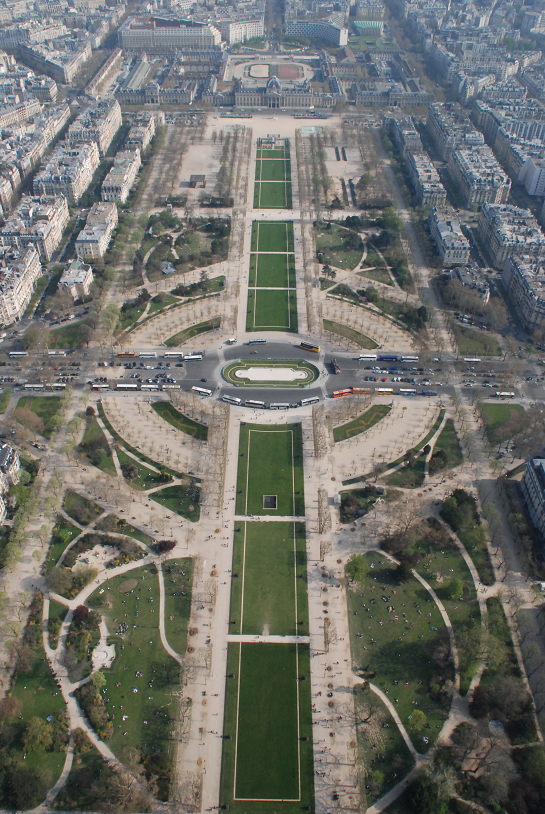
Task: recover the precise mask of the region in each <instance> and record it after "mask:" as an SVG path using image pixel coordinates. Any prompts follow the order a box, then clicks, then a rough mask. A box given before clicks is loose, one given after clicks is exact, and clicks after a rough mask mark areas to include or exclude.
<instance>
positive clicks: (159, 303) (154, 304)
mask: <svg viewBox="0 0 545 814" xmlns="http://www.w3.org/2000/svg"><path fill="white" fill-rule="evenodd" d="M163 293H164V292H162V293H161V300H157V297H154V298H153V299H152V300H151V301H150V304H149V308H148V313H147V314H146V316H150V315H151V314H154V313H155V312H156V311H162V310H163V308H167V307H168V306H169V305H173V303H175V302H180V300H179V299H178V297H173V296H172V295H171V294H164V297H165V299H163V298H162V297H163ZM157 296H159V295H157Z"/></svg>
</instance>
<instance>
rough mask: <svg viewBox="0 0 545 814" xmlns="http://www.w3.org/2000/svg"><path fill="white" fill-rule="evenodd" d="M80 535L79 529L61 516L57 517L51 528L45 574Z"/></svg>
mask: <svg viewBox="0 0 545 814" xmlns="http://www.w3.org/2000/svg"><path fill="white" fill-rule="evenodd" d="M81 533H82V532H81V529H79V528H78V527H77V526H74V525H73V524H72V523H70V521H69V520H67V519H66V518H65V517H63V516H62V514H59V515H57V522H56V523H55V526H54V528H53V535H52V537H51V546H50V548H49V552H48V556H47V560H46V572H48V571H50V570H51V569H52V568H53V566H55V565H56V564H57V563H58V561H59V557H60V556H61V554H63V553H64V551H65V550H66V548H68V546H69V545H70V543H72V542H73V541H74V540H75V539H76V537H77V536H78V534H81Z"/></svg>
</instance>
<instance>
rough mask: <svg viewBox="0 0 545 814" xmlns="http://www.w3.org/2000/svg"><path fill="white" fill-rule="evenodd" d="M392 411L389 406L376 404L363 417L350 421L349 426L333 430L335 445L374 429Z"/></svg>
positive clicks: (344, 425) (343, 425)
mask: <svg viewBox="0 0 545 814" xmlns="http://www.w3.org/2000/svg"><path fill="white" fill-rule="evenodd" d="M391 409H392V408H391V407H389V406H388V405H387V404H374V405H373V406H372V407H370V408H369V410H366V411H365V413H362V415H360V416H358V417H357V418H355V419H354V420H353V421H349V422H348V424H342V426H340V427H335V429H334V430H333V438H334V439H335V443H337V442H338V441H344V440H345V439H346V438H353V437H354V435H359V434H360V433H361V432H365V431H366V430H369V429H371V427H374V425H375V424H378V422H379V421H381V420H382V419H383V418H384V417H385V416H387V415H388V413H389V412H390V410H391Z"/></svg>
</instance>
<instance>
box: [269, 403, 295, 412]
mask: <svg viewBox="0 0 545 814" xmlns="http://www.w3.org/2000/svg"><path fill="white" fill-rule="evenodd" d="M289 408H290V405H289V404H287V403H286V402H283V401H273V402H271V403H270V404H269V409H270V410H289Z"/></svg>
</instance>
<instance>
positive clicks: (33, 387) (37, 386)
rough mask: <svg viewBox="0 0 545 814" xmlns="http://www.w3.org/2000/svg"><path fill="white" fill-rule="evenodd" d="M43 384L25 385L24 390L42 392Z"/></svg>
mask: <svg viewBox="0 0 545 814" xmlns="http://www.w3.org/2000/svg"><path fill="white" fill-rule="evenodd" d="M43 389H44V386H43V384H25V390H43Z"/></svg>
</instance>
